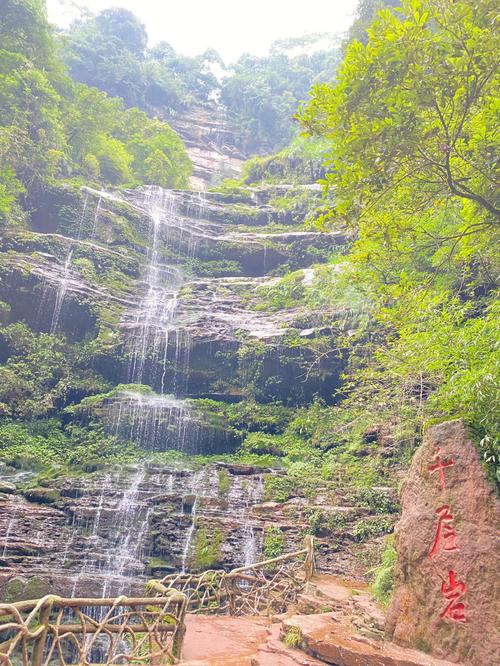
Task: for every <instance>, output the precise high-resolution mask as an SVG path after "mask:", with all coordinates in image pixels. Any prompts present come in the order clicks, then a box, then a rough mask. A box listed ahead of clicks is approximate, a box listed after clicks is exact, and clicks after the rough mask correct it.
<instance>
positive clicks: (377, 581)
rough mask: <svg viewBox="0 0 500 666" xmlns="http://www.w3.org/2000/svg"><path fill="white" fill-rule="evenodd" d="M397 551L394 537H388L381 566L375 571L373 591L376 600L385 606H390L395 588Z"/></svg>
mask: <svg viewBox="0 0 500 666" xmlns="http://www.w3.org/2000/svg"><path fill="white" fill-rule="evenodd" d="M396 555H397V553H396V549H395V548H394V537H393V536H390V537H387V543H386V547H385V550H384V552H383V554H382V558H381V562H380V565H379V566H378V567H377V568H376V569H375V571H374V573H375V578H374V580H373V584H372V590H373V593H374V595H375V598H376V599H377V600H378V601H379V602H380V603H381V604H383V605H384V606H387V605H388V604H389V601H390V598H391V594H392V590H393V588H394V567H395V565H396Z"/></svg>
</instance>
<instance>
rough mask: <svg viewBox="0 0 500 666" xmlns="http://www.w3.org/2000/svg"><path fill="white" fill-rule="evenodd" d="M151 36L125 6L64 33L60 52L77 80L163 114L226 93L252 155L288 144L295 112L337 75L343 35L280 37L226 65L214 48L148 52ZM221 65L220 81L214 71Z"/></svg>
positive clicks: (223, 99)
mask: <svg viewBox="0 0 500 666" xmlns="http://www.w3.org/2000/svg"><path fill="white" fill-rule="evenodd" d="M146 45H147V34H146V31H145V28H144V26H143V25H142V24H141V22H140V21H139V20H138V19H137V17H136V16H134V14H132V13H131V12H129V11H128V10H126V9H121V8H113V9H106V10H104V11H102V12H100V13H99V14H98V15H96V16H93V15H88V14H87V15H85V16H83V17H82V18H81V19H80V20H78V21H76V22H75V23H74V24H73V25H72V26H71V28H70V29H69V30H68V31H67V32H66V34H65V35H64V38H63V40H62V44H61V53H62V57H63V59H64V61H65V63H66V64H67V65H68V68H69V71H70V73H71V75H72V77H73V78H74V79H75V80H76V81H80V82H81V83H84V84H87V85H95V86H97V87H98V88H100V89H101V90H104V91H105V92H106V93H108V94H109V95H111V96H113V97H121V98H122V99H123V100H124V102H125V105H126V106H127V107H130V106H137V107H139V108H141V109H144V110H145V111H147V112H150V113H152V114H156V113H158V114H159V115H160V117H164V118H168V117H172V118H175V117H176V116H177V115H179V114H180V113H182V112H185V111H189V110H191V109H197V108H199V107H200V106H201V107H203V106H206V107H208V108H212V110H213V107H211V106H210V100H212V99H214V98H215V97H217V96H220V99H221V102H222V104H223V105H224V107H225V109H226V110H227V111H228V112H229V116H230V119H231V120H232V122H233V123H234V127H235V134H236V138H237V142H238V144H239V145H240V147H241V148H243V149H244V150H245V151H246V152H248V153H249V154H252V153H257V152H258V153H262V152H264V151H266V150H276V149H279V148H282V147H284V146H286V144H287V143H288V142H289V141H290V139H291V138H292V136H293V134H294V133H295V129H294V127H293V123H292V116H293V114H294V112H295V110H296V108H297V104H298V103H299V102H300V101H301V100H303V99H304V98H305V97H306V95H307V91H308V89H309V87H310V85H311V83H312V82H313V81H314V80H325V81H330V80H332V79H333V76H334V74H335V70H336V68H337V65H338V62H339V57H340V43H339V40H338V39H337V38H335V37H332V36H330V35H310V36H308V37H304V38H295V39H290V40H281V41H278V42H275V43H274V44H273V45H272V46H271V49H270V52H269V55H267V56H264V57H257V56H252V55H250V54H244V55H243V56H241V57H240V58H239V60H238V61H237V62H236V63H234V64H233V65H231V66H230V67H226V65H225V64H224V62H223V61H222V59H221V57H220V55H219V54H218V53H217V52H216V51H214V50H213V49H209V50H207V51H205V52H204V53H202V54H200V55H198V56H195V57H186V56H182V55H180V54H178V53H176V52H175V50H174V49H173V48H172V46H171V45H170V44H168V43H166V42H160V43H159V44H156V45H155V46H154V47H153V48H151V49H147V48H146ZM217 70H219V71H220V70H222V72H223V76H222V80H219V78H218V77H217V76H216V74H215V72H216V71H217Z"/></svg>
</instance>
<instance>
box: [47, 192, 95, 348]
mask: <svg viewBox="0 0 500 666" xmlns="http://www.w3.org/2000/svg"><path fill="white" fill-rule="evenodd" d="M88 200H89V192H88V191H86V192H85V198H84V200H83V207H82V212H81V215H80V219H79V222H78V227H77V232H76V240H77V241H78V240H80V239H81V237H82V231H83V225H84V221H85V214H86V212H87V205H88ZM100 208H101V197H99V199H98V201H97V206H96V209H95V213H94V219H93V222H92V231H91V234H90V236H89V238H93V236H94V233H95V229H96V225H97V220H98V217H99V211H100ZM74 249H75V248H74V242H70V244H69V247H68V252H67V255H66V259H65V262H64V266H63V270H62V274H61V276H60V278H59V285H58V288H57V293H56V300H55V303H54V310H53V313H52V320H51V322H50V329H49V332H50V334H51V335H54V333H56V332H57V328H58V326H59V320H60V318H61V312H62V308H63V305H64V300H65V298H66V294H67V291H68V287H69V284H70V281H71V279H72V277H73V276H72V271H71V264H72V261H73V253H74ZM43 301H44V298H42V302H43Z"/></svg>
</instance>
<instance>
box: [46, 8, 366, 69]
mask: <svg viewBox="0 0 500 666" xmlns="http://www.w3.org/2000/svg"><path fill="white" fill-rule="evenodd" d="M356 5H357V0H309V2H307V1H305V0H114V1H113V0H111V1H110V0H76V2H75V1H74V0H47V8H48V12H49V19H50V20H51V22H52V23H55V24H57V25H60V26H63V27H66V26H67V25H68V24H69V22H70V21H71V19H72V18H74V16H75V14H76V15H77V14H78V11H77V10H75V6H76V7H78V6H80V7H82V6H83V7H87V8H88V9H90V11H92V12H94V13H97V12H99V11H101V10H102V9H105V8H106V7H125V8H126V9H130V10H131V11H133V12H134V14H136V15H137V16H138V17H139V18H140V20H141V21H142V22H143V23H144V24H145V25H146V29H147V31H148V34H149V38H150V44H154V43H155V42H158V41H160V40H165V41H167V42H169V43H170V44H171V45H172V46H173V47H174V49H175V50H176V51H179V52H180V53H183V54H185V55H196V54H198V53H202V52H203V51H204V50H205V49H207V48H215V49H216V50H217V51H219V53H220V54H221V55H222V57H223V58H224V60H225V61H226V62H233V61H234V60H236V59H237V58H238V57H239V56H240V55H241V54H242V53H245V52H247V53H252V54H255V55H265V54H266V53H267V51H268V49H269V46H270V45H271V44H272V42H274V41H276V40H277V39H283V38H287V37H299V36H301V35H304V34H310V33H316V32H323V33H324V32H329V33H338V32H344V31H345V30H347V28H348V27H349V25H350V23H351V22H352V19H353V14H354V10H355V7H356Z"/></svg>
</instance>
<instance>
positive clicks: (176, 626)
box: [0, 590, 187, 666]
mask: <svg viewBox="0 0 500 666" xmlns="http://www.w3.org/2000/svg"><path fill="white" fill-rule="evenodd" d="M186 604H187V599H186V597H185V596H184V595H183V594H182V593H180V592H174V591H172V590H171V591H170V592H169V593H168V594H165V595H163V596H162V597H153V598H152V597H140V598H138V597H134V598H128V597H118V598H116V599H64V598H62V597H58V596H54V595H48V596H46V597H43V598H42V599H38V600H35V601H21V602H17V603H13V604H0V665H1V666H49V665H50V666H56V665H57V666H90V665H91V664H93V663H99V664H106V665H108V666H111V665H112V664H148V665H152V666H153V665H154V666H156V665H158V666H160V664H161V665H163V664H168V663H174V661H175V659H176V658H177V657H178V656H180V651H181V647H182V640H183V637H184V631H185V624H184V616H185V612H186Z"/></svg>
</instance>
